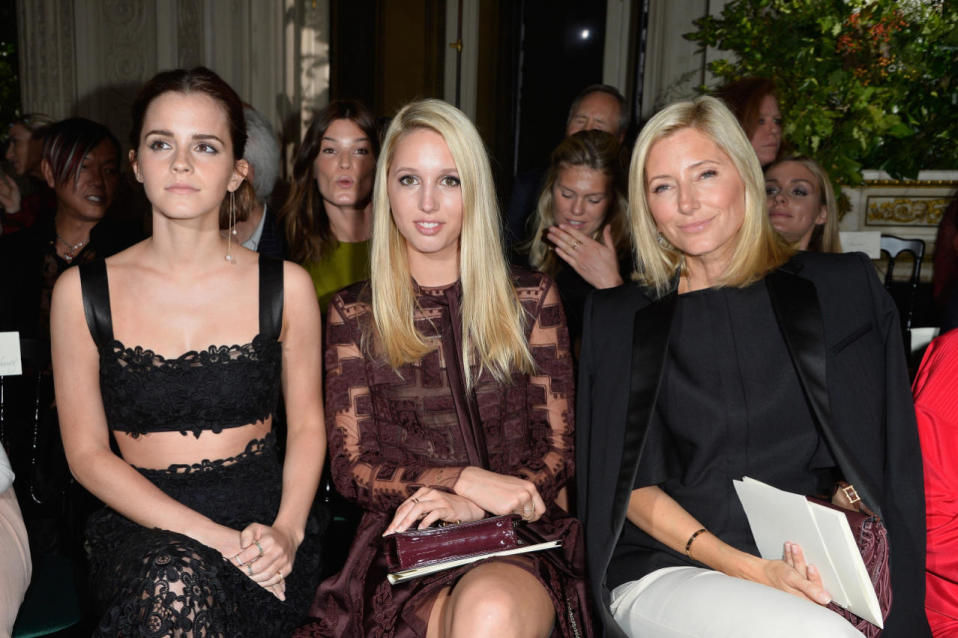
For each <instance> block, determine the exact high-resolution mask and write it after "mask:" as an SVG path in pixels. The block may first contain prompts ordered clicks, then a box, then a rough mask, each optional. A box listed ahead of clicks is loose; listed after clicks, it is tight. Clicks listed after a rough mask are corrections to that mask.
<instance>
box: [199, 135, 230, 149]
mask: <svg viewBox="0 0 958 638" xmlns="http://www.w3.org/2000/svg"><path fill="white" fill-rule="evenodd" d="M193 139H194V140H216V141H217V142H219V143H220V144H223V145H224V146H225V143H224V142H223V140H221V139H220V138H218V137H217V136H215V135H213V134H212V133H196V134H194V135H193Z"/></svg>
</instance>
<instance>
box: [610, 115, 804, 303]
mask: <svg viewBox="0 0 958 638" xmlns="http://www.w3.org/2000/svg"><path fill="white" fill-rule="evenodd" d="M687 128H694V129H695V130H697V131H698V132H700V133H702V134H703V135H706V136H707V137H708V138H709V139H711V140H712V141H713V142H714V143H715V144H716V145H717V146H718V147H719V148H720V149H721V150H722V151H723V152H724V153H725V154H726V155H728V156H729V159H731V160H732V164H733V166H735V168H736V170H737V171H738V174H739V176H740V177H741V178H742V182H743V183H744V184H745V220H744V221H743V222H742V227H741V229H739V232H738V235H737V236H736V237H735V240H734V241H735V247H734V249H733V251H732V259H731V261H730V262H729V266H728V269H727V270H726V272H725V274H724V275H723V276H722V277H721V279H720V280H719V285H722V286H734V287H744V286H747V285H749V284H751V283H753V282H755V281H758V280H759V279H761V278H762V277H764V276H765V275H766V274H767V273H768V272H769V271H771V270H774V269H775V268H777V267H779V266H780V265H782V264H783V263H785V262H786V261H787V260H788V259H789V257H791V256H792V254H794V252H795V251H794V250H793V249H792V248H791V247H790V246H789V245H788V244H787V243H786V242H785V240H783V239H782V238H781V237H780V236H779V235H778V233H776V232H775V230H774V229H773V228H772V225H771V223H770V222H769V221H768V211H767V207H766V204H765V178H764V176H763V175H762V168H761V166H759V163H758V158H757V157H756V155H755V150H754V149H753V148H752V145H751V143H750V142H749V141H748V138H747V137H746V136H745V132H744V131H743V130H742V127H741V126H739V123H738V120H736V119H735V116H734V115H732V113H731V111H729V110H728V107H726V106H725V105H724V104H723V103H722V102H721V101H720V100H717V99H715V98H713V97H709V96H702V97H699V98H696V99H695V100H694V101H690V102H676V103H675V104H671V105H669V106H667V107H665V108H664V109H662V110H661V111H659V112H658V113H656V114H655V115H654V116H653V117H652V119H650V120H649V122H648V123H647V124H646V125H645V127H644V128H643V129H642V132H641V133H640V134H639V138H638V140H637V141H636V143H635V150H634V151H633V152H632V165H631V167H630V168H629V208H630V212H631V215H630V217H631V221H632V241H633V244H634V246H635V251H636V268H637V271H638V272H637V273H636V279H637V280H638V281H640V282H641V283H644V284H646V285H648V286H650V287H654V288H655V289H656V291H657V292H658V293H659V294H662V293H664V292H666V291H667V290H668V289H669V288H670V287H671V285H672V280H673V279H674V277H675V275H676V274H677V273H679V272H680V270H681V269H682V268H683V267H684V262H685V256H684V254H683V253H682V252H681V251H679V250H678V249H676V248H675V247H674V246H672V245H670V244H669V243H668V242H666V241H663V240H661V239H660V237H659V233H658V229H657V228H656V225H655V220H654V219H653V217H652V211H651V209H650V208H649V202H648V198H647V193H646V178H645V164H646V161H647V160H648V157H649V152H650V151H651V150H652V146H653V145H654V144H655V143H656V142H658V141H660V140H662V139H664V138H666V137H669V136H670V135H672V134H673V133H676V132H678V131H681V130H683V129H687Z"/></svg>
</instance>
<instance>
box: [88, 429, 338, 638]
mask: <svg viewBox="0 0 958 638" xmlns="http://www.w3.org/2000/svg"><path fill="white" fill-rule="evenodd" d="M138 471H139V472H140V473H141V474H143V475H144V476H145V477H146V478H148V479H149V480H150V481H151V482H153V483H154V484H155V485H156V486H157V487H159V488H160V489H161V490H163V491H164V492H165V493H166V494H168V495H169V496H171V497H172V498H174V499H176V500H177V501H179V502H180V503H183V504H184V505H186V506H188V507H190V508H192V509H194V510H196V511H197V512H200V513H201V514H203V515H205V516H207V517H209V518H210V519H212V520H213V521H215V522H217V523H220V524H222V525H226V526H229V527H232V528H233V529H237V530H241V529H243V528H244V527H245V526H246V525H248V524H249V523H252V522H259V523H265V524H269V523H271V522H272V521H273V519H274V518H275V516H276V512H277V511H278V510H279V503H280V497H281V493H282V468H281V466H280V464H279V462H278V460H277V456H276V443H275V437H274V436H273V435H272V434H268V435H267V436H266V438H264V439H258V440H255V441H251V442H250V443H249V445H248V446H247V447H246V450H245V451H244V452H243V453H242V454H240V455H238V456H236V457H232V458H229V459H221V460H217V461H204V462H203V463H201V464H197V465H191V466H186V465H171V466H170V467H169V468H167V469H165V470H148V469H139V468H138ZM321 514H322V512H319V511H314V512H313V514H312V515H311V516H310V518H309V520H308V522H307V525H306V535H305V538H304V539H303V542H302V544H301V545H300V546H299V549H298V550H297V553H296V559H295V563H294V565H293V572H292V573H291V574H290V575H289V576H287V578H286V601H285V602H284V601H280V600H279V599H278V598H276V597H275V596H273V594H271V593H270V592H268V591H266V590H265V589H263V588H262V587H260V586H259V585H257V584H256V583H254V582H253V581H252V580H250V579H249V578H248V577H247V576H246V575H245V574H243V573H242V572H241V571H240V570H239V569H237V568H236V566H234V565H233V564H232V563H230V562H229V561H227V560H226V559H225V558H223V557H222V555H221V554H220V553H219V552H218V551H217V550H215V549H213V548H211V547H208V546H206V545H203V544H202V543H199V542H198V541H196V540H194V539H192V538H190V537H188V536H184V535H182V534H177V533H175V532H170V531H167V530H162V529H147V528H145V527H143V526H141V525H138V524H136V523H134V522H132V521H130V520H129V519H127V518H125V517H124V516H122V515H120V514H118V513H116V512H115V511H113V510H111V509H109V508H104V509H102V510H100V511H99V512H97V513H95V514H94V515H93V516H91V517H90V520H89V522H88V524H87V543H86V544H87V553H88V555H89V559H90V571H91V580H92V585H93V591H94V593H95V596H96V599H97V602H98V603H99V605H100V606H101V608H102V609H103V610H104V613H103V615H102V617H101V620H100V624H99V626H98V627H97V631H96V633H95V634H94V635H96V636H157V637H159V636H174V635H175V636H211V637H212V636H217V637H223V638H234V637H243V636H257V637H260V636H288V635H290V634H291V633H292V630H293V629H294V628H295V627H296V626H297V625H298V624H299V622H300V621H301V620H302V618H303V616H304V614H305V612H306V609H307V607H308V605H309V603H310V601H311V600H312V596H313V592H314V591H315V587H316V583H317V580H318V577H319V558H320V546H319V537H320V533H321V532H322V526H323V524H325V520H324V517H323V516H321Z"/></svg>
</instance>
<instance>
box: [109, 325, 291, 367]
mask: <svg viewBox="0 0 958 638" xmlns="http://www.w3.org/2000/svg"><path fill="white" fill-rule="evenodd" d="M262 336H263V333H262V332H257V333H256V334H255V335H254V336H253V338H252V339H251V340H250V341H248V342H246V343H234V344H229V345H227V344H210V345H208V346H206V347H205V348H203V349H202V350H187V351H186V352H184V353H183V354H180V355H177V356H175V357H165V356H163V355H162V354H157V353H156V352H154V351H153V350H151V349H149V348H144V347H143V346H140V345H135V346H132V347H130V346H127V345H126V344H125V343H123V342H122V341H120V340H119V339H115V338H114V339H113V344H112V345H113V350H114V351H116V350H117V348H119V350H120V351H122V352H129V353H132V352H136V351H137V350H139V351H140V352H142V353H143V354H149V355H150V356H152V357H153V358H155V359H157V360H159V361H180V360H182V359H188V358H190V357H193V356H197V355H199V354H201V353H203V352H217V351H219V350H222V349H224V348H225V349H226V350H243V349H245V348H249V347H255V346H256V342H257V341H259V340H260V339H261V337H262ZM276 343H279V341H277V342H276Z"/></svg>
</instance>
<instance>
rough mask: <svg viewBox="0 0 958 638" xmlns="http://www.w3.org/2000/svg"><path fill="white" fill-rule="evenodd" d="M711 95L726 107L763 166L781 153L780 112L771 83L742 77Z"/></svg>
mask: <svg viewBox="0 0 958 638" xmlns="http://www.w3.org/2000/svg"><path fill="white" fill-rule="evenodd" d="M713 95H714V96H715V97H717V98H719V99H720V100H722V101H723V102H725V105H726V106H728V107H729V109H730V110H731V111H732V113H733V114H734V115H735V117H736V118H737V119H738V123H739V124H741V125H742V128H743V129H744V130H745V135H747V136H748V141H749V142H751V143H752V148H754V149H755V154H756V155H758V163H759V164H761V165H762V168H765V167H766V166H768V165H769V164H771V163H772V162H774V161H775V160H776V159H778V158H779V157H781V155H782V112H781V110H780V109H779V104H778V94H777V92H776V90H775V83H774V82H772V81H771V80H769V79H766V78H742V79H741V80H736V81H734V82H730V83H729V84H726V85H725V86H723V87H721V88H720V89H718V90H716V91H715V93H713Z"/></svg>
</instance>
